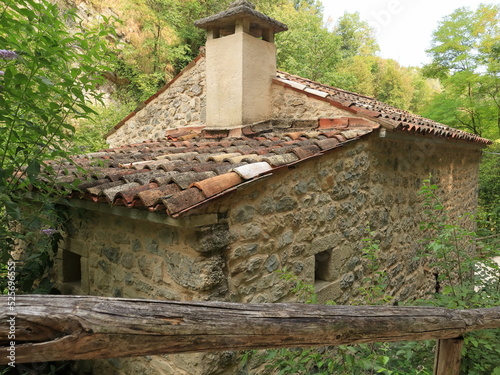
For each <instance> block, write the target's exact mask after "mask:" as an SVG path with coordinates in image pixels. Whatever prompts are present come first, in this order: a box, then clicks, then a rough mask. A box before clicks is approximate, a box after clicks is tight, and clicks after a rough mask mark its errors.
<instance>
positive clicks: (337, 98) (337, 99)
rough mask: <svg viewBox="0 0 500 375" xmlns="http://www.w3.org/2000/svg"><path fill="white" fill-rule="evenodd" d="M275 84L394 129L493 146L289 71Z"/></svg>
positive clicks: (437, 123)
mask: <svg viewBox="0 0 500 375" xmlns="http://www.w3.org/2000/svg"><path fill="white" fill-rule="evenodd" d="M275 83H278V84H282V85H285V86H286V87H288V88H291V89H294V90H297V91H300V92H304V93H306V94H308V95H311V96H316V97H317V98H319V99H323V100H327V101H330V102H331V103H332V105H335V106H337V107H339V108H343V109H347V110H350V111H351V112H352V113H354V114H356V115H358V116H366V117H367V118H370V119H372V120H374V121H376V122H378V123H380V124H382V125H384V126H385V127H388V128H389V129H392V130H400V131H406V132H410V133H420V134H432V135H435V136H438V137H444V138H449V139H457V140H463V141H468V142H476V143H481V144H491V141H490V140H489V139H486V138H481V137H480V136H478V135H475V134H472V133H468V132H465V131H463V130H459V129H455V128H451V127H449V126H446V125H443V124H440V123H439V122H436V121H432V120H429V119H427V118H424V117H422V116H418V115H415V114H413V113H410V112H407V111H403V110H401V109H398V108H396V107H393V106H391V105H388V104H385V103H383V102H380V101H378V100H376V99H374V98H371V97H368V96H364V95H360V94H356V93H353V92H349V91H346V90H342V89H338V88H335V87H331V86H327V85H323V84H321V83H318V82H314V81H311V80H309V79H306V78H302V77H299V76H295V75H292V74H288V73H285V72H281V71H278V72H277V76H276V79H275Z"/></svg>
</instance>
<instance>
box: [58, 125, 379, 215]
mask: <svg viewBox="0 0 500 375" xmlns="http://www.w3.org/2000/svg"><path fill="white" fill-rule="evenodd" d="M300 125H301V123H300V122H297V121H294V122H289V126H290V128H289V129H284V130H282V131H280V133H277V132H276V131H271V129H272V128H273V126H275V124H273V121H268V122H263V123H259V124H256V125H253V126H248V127H245V128H243V135H242V137H240V138H233V139H230V138H225V137H224V136H225V134H214V133H210V132H208V131H203V130H198V131H192V130H191V131H190V130H174V131H172V132H171V133H169V134H167V136H166V139H165V140H163V141H156V142H145V143H140V144H134V145H129V146H123V147H120V148H115V149H107V150H103V151H100V152H94V153H90V154H86V155H80V156H76V157H75V158H74V161H75V163H76V164H77V165H78V166H80V167H83V168H84V169H85V170H86V172H82V171H81V170H79V169H77V168H75V167H73V166H71V165H70V164H68V165H66V166H65V167H66V174H65V175H61V176H60V177H59V181H60V182H61V183H63V182H64V183H67V182H71V181H74V180H77V179H78V180H80V181H84V182H82V183H80V185H79V186H78V188H79V191H71V192H68V194H69V195H70V198H80V199H85V200H91V201H94V202H107V203H108V204H112V205H121V206H126V207H131V208H132V207H135V208H141V209H147V210H150V211H165V212H166V213H167V214H168V215H170V216H173V217H176V216H179V215H180V214H182V213H184V212H186V211H188V210H189V209H191V208H194V207H197V206H199V205H201V204H203V203H205V202H208V201H210V200H212V199H214V198H216V197H219V196H221V195H224V194H226V193H228V192H230V191H233V190H235V189H237V188H239V187H241V186H243V185H245V184H247V183H249V182H252V181H255V180H257V179H259V178H261V177H263V176H267V175H270V174H272V173H273V172H274V171H276V170H277V169H279V168H283V167H287V166H290V165H293V164H296V163H299V162H302V161H304V160H306V159H310V158H312V157H317V156H320V155H322V154H323V153H325V152H328V151H330V150H333V149H336V148H338V147H341V146H343V145H344V144H346V143H347V142H350V141H353V140H356V139H358V138H359V137H362V136H365V135H367V134H369V133H371V132H372V131H373V130H374V129H376V128H378V125H374V124H371V123H369V122H368V121H364V120H362V119H350V118H341V119H336V121H319V122H318V126H316V128H315V129H311V128H309V129H305V128H301V127H300ZM280 126H281V128H283V127H284V124H283V123H280ZM214 137H216V138H214ZM61 186H63V184H61Z"/></svg>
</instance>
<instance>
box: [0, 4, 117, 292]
mask: <svg viewBox="0 0 500 375" xmlns="http://www.w3.org/2000/svg"><path fill="white" fill-rule="evenodd" d="M0 10H1V12H0V49H1V51H0V52H1V53H0V70H2V72H3V74H2V75H0V85H1V86H0V87H1V91H0V150H1V152H0V236H1V241H0V251H1V260H2V263H3V264H5V263H6V261H7V259H8V258H9V257H10V254H11V252H12V250H13V248H14V246H15V245H17V246H18V247H21V248H24V249H26V250H27V251H26V252H25V258H23V259H22V262H21V263H20V264H19V267H17V271H18V273H19V275H20V277H19V278H18V279H17V281H18V283H19V285H18V287H19V290H20V291H28V290H31V289H32V287H34V286H35V285H34V282H35V280H36V279H38V278H40V277H43V276H44V274H45V271H46V267H47V266H48V265H50V261H51V257H52V255H53V247H54V243H55V242H56V241H57V236H54V235H52V236H49V237H50V238H48V237H47V235H46V233H47V232H43V231H44V230H46V229H51V230H57V229H58V228H57V225H58V222H57V220H55V218H56V217H57V215H55V214H54V210H55V205H54V203H53V202H54V198H55V196H56V195H57V188H56V185H57V184H58V182H57V181H56V180H55V178H54V177H51V176H53V175H54V174H55V173H53V172H56V171H58V170H60V169H62V168H63V163H64V161H66V160H67V156H68V155H69V152H70V150H69V149H68V147H69V145H70V143H71V137H72V135H73V133H74V126H73V124H74V121H76V120H79V119H85V118H88V117H89V115H90V114H92V113H93V110H92V109H91V108H90V107H89V105H88V101H90V100H92V101H94V102H99V100H100V95H98V94H96V91H95V89H96V88H97V86H98V85H99V84H101V83H102V82H103V77H102V75H101V72H102V71H103V70H105V69H106V67H105V66H104V64H103V61H104V59H106V58H107V56H108V54H107V47H106V43H105V42H104V38H105V37H109V36H110V35H111V34H110V29H109V28H108V27H106V26H105V25H104V24H103V25H99V26H97V27H96V28H94V29H92V30H89V31H85V30H83V29H78V30H75V31H74V32H71V33H70V32H69V31H68V30H67V28H66V25H65V21H68V22H69V21H71V22H72V23H73V24H74V25H78V20H77V18H76V16H75V14H74V13H73V12H69V11H68V12H65V13H63V14H61V13H60V12H59V9H58V8H57V7H56V6H55V5H53V4H51V3H49V2H48V1H45V0H43V1H38V0H37V1H35V0H18V1H8V2H4V3H3V4H2V5H1V8H0ZM105 21H108V20H105ZM12 30H15V31H16V32H12ZM48 160H55V162H52V163H50V164H49V163H48V162H47V161H48ZM42 171H43V172H44V178H39V176H40V173H41V172H42ZM33 190H36V191H43V192H45V193H44V194H42V196H41V201H42V202H43V204H41V205H40V207H39V208H36V207H35V206H34V205H29V204H27V201H28V200H30V197H31V191H33ZM28 206H29V207H28ZM51 233H52V232H51Z"/></svg>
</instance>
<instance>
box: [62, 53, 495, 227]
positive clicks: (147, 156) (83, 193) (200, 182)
mask: <svg viewBox="0 0 500 375" xmlns="http://www.w3.org/2000/svg"><path fill="white" fill-rule="evenodd" d="M199 58H200V57H199ZM181 74H182V73H181ZM273 83H274V84H276V85H281V86H283V87H285V89H289V90H294V91H297V92H300V93H302V94H304V95H307V96H309V97H312V98H314V99H316V100H322V101H326V102H328V103H329V104H331V105H332V106H334V107H337V108H341V109H344V110H346V111H347V112H350V113H352V114H353V117H341V118H325V119H318V120H314V121H310V120H302V121H301V120H293V119H291V120H283V119H275V120H269V121H265V122H262V123H258V124H254V125H251V126H246V127H244V128H243V129H242V136H241V137H238V138H229V135H230V134H229V131H224V130H221V131H205V130H204V129H203V128H202V127H199V128H179V129H173V130H169V131H167V133H166V136H165V138H164V139H161V140H156V141H149V142H144V143H140V144H132V145H128V146H122V147H119V148H113V149H106V150H102V151H100V152H94V153H90V154H86V155H79V156H76V157H75V158H74V162H75V163H76V164H77V165H78V166H80V167H83V168H84V169H85V170H86V171H87V172H85V173H83V172H81V170H80V169H77V168H76V167H74V166H71V165H69V164H68V165H66V166H65V168H66V170H65V173H64V174H63V175H60V176H59V177H58V180H59V181H60V182H61V183H68V182H74V181H76V180H80V181H83V182H81V183H80V184H79V186H78V189H79V190H78V191H68V192H67V193H68V195H69V197H70V198H79V199H84V200H90V201H94V202H105V203H108V204H112V205H115V206H125V207H129V208H138V209H144V210H149V211H159V212H166V213H167V214H168V215H170V216H172V217H174V218H175V217H178V216H180V215H182V214H184V213H186V212H187V211H189V210H191V209H193V208H195V207H198V206H200V205H202V204H204V203H207V202H209V201H211V200H213V199H215V198H217V197H220V196H222V195H225V194H228V193H230V192H232V191H234V190H236V189H238V188H240V187H242V186H244V185H246V184H248V183H251V182H253V181H256V180H258V179H260V178H262V177H265V176H269V175H271V174H272V173H273V172H275V171H276V170H278V169H280V168H284V167H288V166H290V165H293V164H296V163H300V162H303V161H305V160H308V159H310V158H314V157H318V156H321V155H323V154H324V153H327V152H331V151H333V150H335V149H337V148H339V147H342V146H343V145H345V144H346V143H348V142H352V141H355V140H357V139H359V138H361V137H364V136H367V135H368V134H370V133H372V132H373V131H374V130H375V129H377V128H379V127H380V126H383V127H384V128H386V129H388V130H394V131H396V132H401V133H404V134H417V133H418V134H423V135H425V134H430V135H432V136H434V137H439V138H442V139H447V140H448V139H449V140H452V141H458V142H459V143H461V142H465V143H472V144H478V146H481V145H485V144H488V143H491V142H490V141H489V140H487V139H484V138H481V137H478V136H476V135H474V134H470V133H467V132H464V131H462V130H457V129H453V128H450V127H448V126H445V125H442V124H439V123H437V122H434V121H431V120H429V119H425V118H423V117H420V116H417V115H414V114H411V113H409V112H406V111H402V110H399V109H397V108H395V107H392V106H390V105H387V104H385V103H382V102H379V101H377V100H376V99H374V98H370V97H367V96H363V95H359V94H355V93H352V92H348V91H345V90H341V89H338V88H334V87H330V86H326V85H323V84H320V83H318V82H314V81H311V80H308V79H305V78H302V77H298V76H294V75H291V74H288V73H285V72H280V71H278V72H277V75H276V78H275V79H274V80H273ZM168 87H169V84H167V85H166V86H165V87H164V88H163V89H162V90H161V92H162V91H164V90H166V89H167V88H168ZM158 95H159V93H157V94H155V95H154V96H153V97H152V98H151V99H149V100H148V101H147V102H146V104H147V103H148V102H150V101H151V100H152V99H153V98H155V97H157V96H158ZM138 110H140V109H138ZM138 110H137V111H138ZM137 111H135V112H133V114H131V115H130V116H128V117H127V118H130V117H131V116H132V115H135V114H136V113H137ZM122 123H123V122H122ZM122 123H120V124H122ZM120 126H121V125H120ZM116 128H117V127H116ZM116 128H115V129H116ZM62 186H64V184H61V188H63V187H62Z"/></svg>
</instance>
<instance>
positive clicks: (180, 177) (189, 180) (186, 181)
mask: <svg viewBox="0 0 500 375" xmlns="http://www.w3.org/2000/svg"><path fill="white" fill-rule="evenodd" d="M214 176H215V172H211V171H209V172H198V173H197V172H187V173H178V174H176V175H175V176H174V177H172V181H174V182H175V183H176V184H177V185H179V187H180V188H181V189H187V188H188V187H189V186H191V184H193V183H194V182H198V181H202V180H205V179H207V178H210V177H214Z"/></svg>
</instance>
